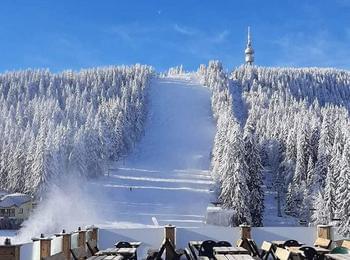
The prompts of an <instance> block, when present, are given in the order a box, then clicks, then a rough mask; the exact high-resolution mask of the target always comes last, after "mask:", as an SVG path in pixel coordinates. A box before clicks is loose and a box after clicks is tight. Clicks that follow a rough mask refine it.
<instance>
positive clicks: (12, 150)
mask: <svg viewBox="0 0 350 260" xmlns="http://www.w3.org/2000/svg"><path fill="white" fill-rule="evenodd" d="M152 75H153V69H152V68H151V67H148V66H143V65H134V66H120V67H106V68H94V69H87V70H81V71H80V72H73V71H65V72H62V73H58V74H54V73H51V72H49V71H48V70H25V71H15V72H7V73H3V74H0V135H1V139H0V188H1V189H6V190H9V191H16V192H24V193H30V194H39V193H40V192H41V191H42V190H44V189H45V186H46V185H45V184H46V183H48V181H49V180H51V179H56V178H60V177H63V176H70V175H74V176H82V177H95V176H99V175H102V174H103V173H105V172H106V170H107V167H108V162H109V161H111V160H117V159H119V158H121V157H123V156H125V155H126V153H127V152H128V151H129V150H130V149H131V148H132V147H133V145H134V143H135V142H136V141H137V140H138V139H139V138H140V136H141V135H142V133H143V125H144V121H145V118H146V114H147V89H148V86H149V82H150V79H151V77H152Z"/></svg>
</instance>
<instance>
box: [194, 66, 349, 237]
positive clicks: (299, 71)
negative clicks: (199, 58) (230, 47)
mask: <svg viewBox="0 0 350 260" xmlns="http://www.w3.org/2000/svg"><path fill="white" fill-rule="evenodd" d="M199 72H200V74H201V75H203V80H204V82H205V83H206V84H207V85H208V86H209V87H210V88H211V89H212V90H213V95H212V103H213V113H214V115H216V119H217V126H218V127H217V133H216V137H215V142H214V148H213V160H212V166H213V168H212V172H213V175H214V176H218V177H217V178H218V183H219V191H220V193H219V194H220V195H219V196H220V198H221V199H222V201H223V203H224V205H225V206H227V207H234V208H237V211H240V212H239V213H238V214H237V216H238V217H237V218H238V219H239V221H234V223H233V224H237V223H239V222H242V221H247V222H250V223H252V224H254V225H261V224H262V222H261V221H256V220H254V219H258V220H261V219H262V212H263V202H262V201H263V192H262V190H261V189H259V188H258V187H257V186H258V185H261V183H262V182H261V178H262V177H263V176H262V172H261V170H262V168H263V167H264V168H268V169H270V170H271V171H272V173H273V187H274V189H275V191H277V192H278V193H280V194H281V200H282V201H281V202H282V205H283V209H284V211H285V213H286V214H288V215H291V216H294V217H297V218H299V219H300V220H303V221H306V222H308V223H313V224H328V223H333V224H334V225H337V226H339V227H340V231H341V232H342V233H343V234H344V235H349V234H350V230H349V227H350V167H349V166H350V154H349V149H350V134H349V131H350V124H349V122H350V121H349V112H348V110H349V104H350V72H348V71H344V70H336V69H320V68H266V67H257V66H241V67H238V68H236V69H235V70H233V71H232V72H231V73H227V72H225V71H224V70H223V68H222V65H221V64H220V63H219V62H211V63H209V65H208V67H205V66H202V67H201V68H200V69H199ZM237 93H239V94H241V98H242V100H243V102H244V104H245V106H246V109H247V111H248V112H247V116H246V118H244V120H241V121H239V120H238V119H237V118H236V117H235V113H233V111H232V110H233V107H234V104H233V103H234V101H233V100H234V98H233V95H235V94H237ZM234 136H235V137H234ZM247 140H249V141H247ZM252 147H253V148H252ZM232 150H234V151H232ZM238 151H240V152H238ZM243 155H245V156H243ZM247 155H248V156H247ZM252 181H253V183H251V182H252ZM253 184H255V185H254V187H253ZM247 192H249V196H247V197H246V196H245V194H247ZM238 193H240V194H241V195H240V194H238ZM242 196H243V198H242ZM239 201H240V203H241V206H240V204H239ZM257 205H259V206H257ZM252 206H255V208H254V207H252ZM238 208H239V209H238ZM247 208H248V209H249V210H247ZM257 209H258V210H257ZM257 215H260V217H259V218H256V216H257ZM241 216H243V217H241Z"/></svg>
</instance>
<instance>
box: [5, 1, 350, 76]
mask: <svg viewBox="0 0 350 260" xmlns="http://www.w3.org/2000/svg"><path fill="white" fill-rule="evenodd" d="M248 25H250V26H251V28H252V36H253V46H254V48H255V51H256V64H258V65H264V66H322V67H337V68H345V69H350V0H329V1H328V0H327V1H326V0H314V1H309V0H288V1H282V0H265V1H262V0H244V1H234V0H222V1H220V0H215V1H214V0H173V1H170V0H158V1H156V0H142V1H141V0H139V1H136V0H125V1H124V0H99V1H98V0H95V1H92V0H76V1H74V0H59V1H54V0H42V1H39V0H36V1H35V0H31V1H29V0H21V1H19V0H2V1H1V2H0V71H6V70H14V69H25V68H28V67H30V68H49V69H50V70H51V71H61V70H64V69H74V70H79V69H80V68H86V67H96V66H101V65H102V66H105V65H114V64H133V63H143V64H150V65H152V66H154V67H155V68H156V69H157V70H159V71H162V70H165V69H167V68H169V67H171V66H175V65H179V64H183V65H184V67H185V68H186V69H189V70H193V69H197V67H198V66H199V64H201V63H207V62H208V60H211V59H219V60H221V61H222V62H223V63H224V65H225V67H226V68H228V69H231V68H233V67H235V66H238V65H240V64H241V63H242V62H243V59H244V57H243V49H244V47H245V44H246V30H247V26H248Z"/></svg>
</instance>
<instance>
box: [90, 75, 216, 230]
mask: <svg viewBox="0 0 350 260" xmlns="http://www.w3.org/2000/svg"><path fill="white" fill-rule="evenodd" d="M197 82H198V81H196V80H195V79H189V78H188V77H184V78H160V79H155V80H154V81H153V82H152V84H151V88H150V109H149V114H148V120H147V123H146V125H145V135H144V137H143V138H142V139H141V140H140V142H139V143H138V144H137V145H136V147H135V149H134V151H133V152H132V153H131V154H130V155H129V156H128V157H127V158H126V159H125V160H123V161H120V162H118V163H115V164H113V165H112V166H111V167H110V171H109V176H108V175H106V176H104V177H102V178H100V179H99V180H92V181H91V182H90V183H89V185H91V190H95V191H98V192H99V193H101V194H100V195H101V197H105V198H108V199H107V200H106V203H103V202H102V203H101V200H99V199H96V201H95V202H93V203H96V204H97V205H99V208H100V210H101V211H102V213H103V215H104V216H105V217H106V220H105V221H106V223H100V224H102V225H104V224H105V225H110V223H115V224H116V225H117V226H118V222H131V223H137V224H144V225H153V222H152V219H151V218H152V217H153V216H154V217H156V218H157V221H158V222H159V224H160V225H164V224H169V223H174V224H176V225H177V226H201V225H203V221H204V218H205V213H206V207H207V205H208V204H209V202H210V200H211V197H212V196H213V194H212V192H211V190H210V188H211V186H212V184H213V181H212V180H211V177H210V172H209V170H208V169H209V165H210V151H211V148H212V143H213V139H214V135H215V130H216V129H215V123H214V121H213V119H212V112H211V105H210V91H209V89H207V88H205V87H203V86H202V85H200V84H199V83H197Z"/></svg>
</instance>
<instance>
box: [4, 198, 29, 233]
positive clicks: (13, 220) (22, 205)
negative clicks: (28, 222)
mask: <svg viewBox="0 0 350 260" xmlns="http://www.w3.org/2000/svg"><path fill="white" fill-rule="evenodd" d="M32 209H33V198H32V197H31V196H29V195H26V194H22V193H12V194H6V193H4V192H2V193H1V194H0V228H14V227H17V226H19V225H20V224H21V223H22V222H23V221H24V220H25V219H27V218H28V217H29V215H30V213H31V211H32Z"/></svg>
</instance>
